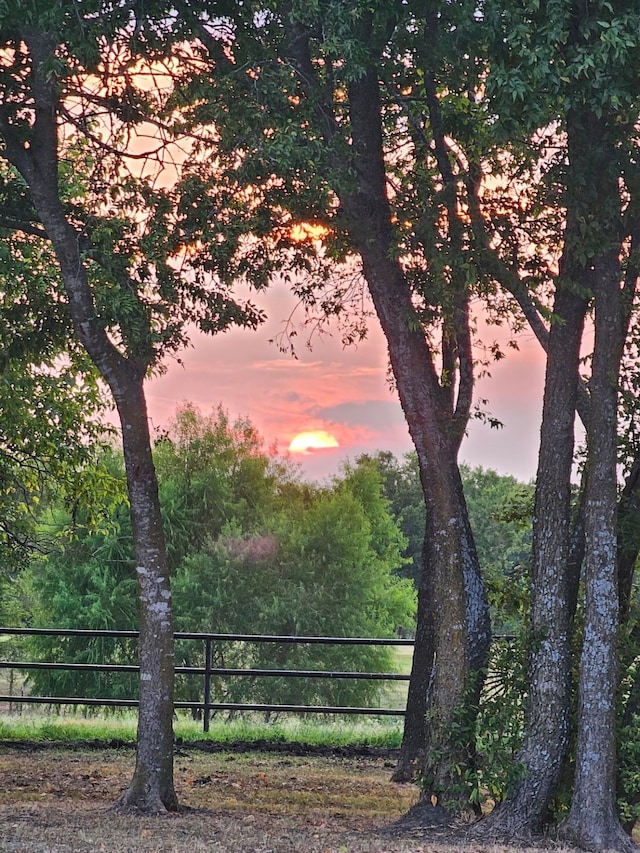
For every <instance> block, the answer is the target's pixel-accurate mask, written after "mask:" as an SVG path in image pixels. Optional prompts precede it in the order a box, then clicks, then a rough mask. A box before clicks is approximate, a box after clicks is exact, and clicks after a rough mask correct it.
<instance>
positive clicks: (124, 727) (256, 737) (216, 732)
mask: <svg viewBox="0 0 640 853" xmlns="http://www.w3.org/2000/svg"><path fill="white" fill-rule="evenodd" d="M136 726H137V721H136V716H135V714H131V713H123V714H109V715H105V716H102V715H91V716H88V717H82V716H79V715H75V714H74V715H71V716H69V715H63V714H60V715H56V716H46V715H29V716H19V717H16V716H11V715H6V716H0V740H5V741H18V740H26V741H33V742H54V743H70V742H72V741H83V740H92V741H104V742H105V743H110V742H112V741H117V742H119V743H126V744H129V743H130V744H134V743H135V740H136ZM174 731H175V735H176V738H177V739H179V740H180V741H181V742H183V743H187V744H188V743H194V742H195V741H200V740H211V741H214V742H216V743H221V744H229V745H232V744H234V743H256V742H266V743H301V744H305V745H307V746H327V747H332V748H338V747H372V748H376V747H377V748H395V747H398V746H399V745H400V742H401V739H402V730H401V726H400V723H399V722H397V721H390V720H389V719H388V718H375V717H374V718H367V719H366V720H364V721H357V720H353V719H348V720H344V719H340V720H335V719H330V720H322V721H319V720H317V719H308V718H292V717H290V718H280V719H279V720H277V721H276V722H271V723H265V722H264V720H262V719H261V718H260V717H258V716H257V715H254V716H247V717H241V718H236V719H233V720H228V719H223V718H214V719H213V720H212V721H211V724H210V727H209V731H208V732H207V733H204V732H203V731H202V723H200V722H197V721H194V720H191V719H190V718H189V717H187V716H179V717H178V718H177V719H176V721H175V724H174Z"/></svg>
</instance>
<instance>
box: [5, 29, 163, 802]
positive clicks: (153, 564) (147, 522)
mask: <svg viewBox="0 0 640 853" xmlns="http://www.w3.org/2000/svg"><path fill="white" fill-rule="evenodd" d="M24 37H25V42H26V43H28V44H29V47H30V50H31V55H32V58H33V94H34V102H35V112H36V120H35V123H34V126H33V128H32V139H31V140H30V145H29V147H25V146H24V145H23V144H22V141H21V140H20V139H18V138H16V137H14V135H13V134H12V131H11V128H10V126H9V125H7V124H4V125H3V126H2V134H3V136H4V141H5V146H6V152H7V156H8V158H9V159H10V160H11V162H12V163H13V165H14V166H15V167H16V168H17V169H18V171H19V172H20V173H21V174H22V176H23V178H24V179H25V181H26V183H27V185H28V186H29V190H30V193H31V196H32V199H33V203H34V206H35V209H36V210H37V212H38V215H39V217H40V219H41V221H42V224H43V227H44V229H45V231H46V233H47V236H48V238H49V239H50V241H51V244H52V246H53V249H54V251H55V254H56V258H57V260H58V263H59V265H60V271H61V274H62V280H63V283H64V287H65V291H66V294H67V298H68V300H69V306H70V310H71V315H72V318H73V322H74V327H75V329H76V333H77V336H78V339H79V340H80V342H81V343H82V345H83V346H84V347H85V349H86V350H87V352H88V354H89V356H90V357H91V359H92V361H93V362H94V364H95V365H96V367H97V368H98V370H99V372H100V374H101V376H102V378H103V379H104V380H105V382H106V383H107V385H108V386H109V388H110V390H111V393H112V395H113V398H114V400H115V403H116V406H117V408H118V413H119V415H120V423H121V428H122V440H123V447H124V455H125V465H126V473H127V486H128V490H129V499H130V505H131V517H132V522H133V537H134V550H135V556H136V572H137V577H138V585H139V590H140V641H139V658H140V711H139V722H138V745H137V760H136V769H135V773H134V777H133V781H132V783H131V786H130V788H129V789H128V791H127V792H126V793H125V794H124V795H123V796H122V798H121V800H120V804H121V805H123V806H125V807H126V808H130V809H136V810H140V811H145V812H164V811H166V810H175V809H176V808H177V806H178V801H177V797H176V794H175V790H174V786H173V723H172V721H173V681H174V667H173V662H174V651H173V624H172V614H171V594H170V590H169V572H168V565H167V557H166V549H165V541H164V535H163V530H162V516H161V513H160V503H159V500H158V487H157V480H156V473H155V469H154V465H153V460H152V453H151V440H150V435H149V426H148V420H147V410H146V403H145V397H144V391H143V383H144V377H145V373H146V370H147V368H148V366H149V364H150V360H151V358H152V355H153V353H152V352H149V351H147V350H145V348H144V346H143V347H141V351H140V352H139V353H138V354H137V355H123V354H122V353H121V352H120V351H119V350H118V349H117V348H116V347H115V346H114V344H113V343H112V341H111V340H110V338H109V336H108V335H107V333H106V331H105V329H104V327H103V325H102V324H101V322H100V321H99V319H98V317H97V316H96V312H95V308H94V302H93V296H92V292H91V287H90V285H89V281H88V277H87V271H86V268H85V266H84V262H83V259H82V257H81V255H80V249H79V243H80V241H79V235H78V233H77V232H76V230H75V229H74V228H73V226H72V225H71V224H70V223H69V221H68V220H67V218H66V216H65V212H64V209H63V206H62V202H61V199H60V196H59V191H58V153H57V152H58V128H57V110H58V102H57V96H56V87H55V76H54V75H51V74H49V72H48V71H47V66H48V63H49V62H50V60H51V58H52V56H53V51H54V48H55V41H54V40H53V39H52V37H51V36H50V35H49V34H46V33H42V32H39V31H35V30H29V31H28V32H26V33H25V34H24Z"/></svg>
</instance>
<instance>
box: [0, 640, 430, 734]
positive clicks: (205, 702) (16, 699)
mask: <svg viewBox="0 0 640 853" xmlns="http://www.w3.org/2000/svg"><path fill="white" fill-rule="evenodd" d="M0 635H3V636H7V635H11V636H29V635H31V636H33V635H41V636H49V637H86V638H87V639H93V638H99V637H111V638H128V639H136V638H137V637H138V632H137V631H91V630H82V629H75V630H72V629H68V630H66V629H56V630H53V629H52V630H49V629H46V628H0ZM174 637H175V639H176V640H193V641H195V642H197V643H202V648H203V658H204V666H176V668H175V672H176V674H180V675H186V676H188V677H193V678H199V679H201V680H202V700H201V701H200V700H198V701H190V702H183V701H177V702H175V707H176V708H184V709H189V710H192V711H198V712H200V713H201V714H202V720H203V728H204V731H205V732H207V731H208V730H209V719H210V715H211V712H212V711H260V712H264V713H304V714H365V715H366V714H374V715H376V716H380V715H382V716H403V715H404V713H405V711H404V709H403V708H358V707H344V706H335V705H278V704H273V705H271V704H258V703H242V702H215V701H212V699H211V692H212V679H213V678H216V677H222V678H243V677H245V678H246V677H248V676H251V677H258V678H273V677H279V678H283V677H284V678H309V679H316V678H317V679H327V678H329V679H339V678H349V679H364V680H369V681H408V680H409V676H408V675H405V674H402V673H397V672H349V671H345V672H335V671H329V670H295V669H293V670H291V669H249V668H248V669H235V668H225V667H216V666H214V665H213V651H214V644H216V643H231V642H245V643H279V644H299V645H302V644H306V645H314V644H322V645H342V646H365V645H366V646H412V645H413V640H406V639H396V638H393V639H374V638H370V637H289V636H270V635H261V634H197V633H184V632H179V633H176V634H174ZM3 645H4V644H3V643H0V655H1V654H2V647H3ZM0 669H5V670H13V671H15V670H18V671H26V672H29V671H31V670H37V669H41V670H51V671H53V670H68V671H72V672H73V671H77V672H80V671H85V672H87V671H89V672H114V673H117V672H122V673H124V672H128V673H132V672H133V673H135V672H139V667H138V666H135V665H129V664H94V663H53V662H46V661H15V660H4V659H1V660H0ZM0 703H11V704H40V705H84V706H104V707H130V708H136V707H137V706H138V700H137V699H134V698H127V699H106V698H105V699H99V698H98V699H95V698H89V697H74V696H66V697H65V696H33V695H0Z"/></svg>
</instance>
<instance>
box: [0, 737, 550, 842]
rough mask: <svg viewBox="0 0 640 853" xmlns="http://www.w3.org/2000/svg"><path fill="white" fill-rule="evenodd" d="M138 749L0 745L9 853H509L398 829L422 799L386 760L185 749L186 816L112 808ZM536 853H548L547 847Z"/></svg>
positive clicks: (182, 793)
mask: <svg viewBox="0 0 640 853" xmlns="http://www.w3.org/2000/svg"><path fill="white" fill-rule="evenodd" d="M133 762H134V753H133V750H131V749H113V748H110V749H99V750H98V749H89V748H87V747H86V746H85V747H82V746H78V747H76V748H74V749H64V750H62V749H55V748H36V747H34V746H33V745H31V746H29V745H21V746H16V745H3V744H0V851H2V852H3V853H5V851H6V853H9V851H10V852H11V853H36V851H37V853H71V851H83V853H101V851H106V853H124V851H127V853H129V851H130V853H151V851H162V853H200V851H207V853H454V851H456V850H465V853H479V851H482V850H486V851H491V853H502V852H503V851H506V849H507V848H505V847H499V846H496V847H487V848H480V847H478V846H477V845H462V846H461V845H460V844H456V843H454V840H453V839H449V838H444V837H442V836H434V835H431V836H430V837H427V836H426V835H425V833H424V831H420V832H416V831H410V830H406V831H404V832H403V833H402V834H398V832H397V831H390V830H389V827H390V825H392V824H393V822H394V821H395V820H397V819H398V818H399V817H400V816H401V815H403V814H404V813H405V812H406V811H407V809H408V808H409V807H410V806H411V805H412V804H413V803H414V802H415V801H416V799H417V793H416V789H415V788H414V786H412V785H398V784H394V783H392V782H390V781H389V777H390V773H391V769H392V767H393V760H392V759H390V758H389V757H388V756H386V757H385V756H384V755H382V756H380V755H364V756H363V755H352V756H345V755H333V756H326V755H325V756H319V755H292V754H286V753H273V752H271V753H264V752H248V753H244V752H243V753H230V752H204V751H201V750H198V749H194V748H189V749H186V748H180V749H178V752H177V755H176V761H175V781H176V789H177V791H178V796H179V798H180V801H181V804H182V805H183V806H185V807H186V808H185V809H184V810H183V811H182V812H181V813H179V814H178V815H175V816H171V817H165V818H148V817H127V816H122V815H118V814H116V813H114V812H113V811H111V810H110V807H111V805H112V804H113V802H114V800H115V799H116V798H117V796H118V794H119V793H120V791H122V790H123V789H124V788H125V787H126V785H127V783H128V781H129V779H130V777H131V774H132V771H133ZM537 853H540V850H539V848H538V851H537Z"/></svg>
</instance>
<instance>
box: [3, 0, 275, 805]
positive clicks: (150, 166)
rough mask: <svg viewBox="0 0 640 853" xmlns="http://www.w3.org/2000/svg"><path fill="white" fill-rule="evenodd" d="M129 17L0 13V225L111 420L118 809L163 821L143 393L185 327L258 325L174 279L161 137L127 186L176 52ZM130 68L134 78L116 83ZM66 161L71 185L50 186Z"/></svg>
mask: <svg viewBox="0 0 640 853" xmlns="http://www.w3.org/2000/svg"><path fill="white" fill-rule="evenodd" d="M139 11H140V10H138V9H137V8H135V9H134V8H129V7H128V6H127V7H117V8H116V7H113V6H112V4H109V3H107V4H101V3H96V4H91V8H90V9H83V10H80V9H79V8H78V7H77V6H76V5H75V4H74V5H56V6H53V7H51V5H50V4H46V3H41V2H37V0H34V2H32V3H29V4H25V3H9V4H5V6H4V7H3V10H2V16H1V18H0V38H1V44H2V49H3V52H4V56H5V57H6V61H5V62H4V63H3V66H2V69H1V70H0V86H1V88H2V91H3V93H4V99H3V101H2V105H1V107H0V136H1V137H2V142H3V150H2V157H3V159H4V160H5V161H6V162H7V163H8V164H9V165H10V166H11V167H12V168H11V169H7V170H6V181H5V192H4V198H5V200H6V203H5V204H4V206H3V208H2V210H1V211H0V213H1V215H2V221H3V224H5V226H7V225H8V226H10V227H11V228H12V229H14V230H15V231H16V232H18V233H25V234H31V235H34V236H35V237H37V238H39V239H40V240H42V241H45V242H46V243H48V244H49V245H50V246H51V250H52V252H53V253H54V255H55V258H56V261H57V264H58V266H59V271H60V278H61V281H62V291H60V290H56V289H55V282H54V281H53V280H51V294H50V299H52V300H55V301H58V300H63V301H64V302H65V304H66V305H67V306H68V311H69V313H70V316H71V318H72V321H73V326H74V331H75V335H76V336H77V339H78V341H80V343H81V344H82V346H83V347H84V348H85V349H86V351H87V353H88V354H89V356H90V358H91V360H92V361H93V363H94V364H95V366H96V368H97V370H98V371H99V374H100V376H101V378H102V380H103V381H104V382H105V383H106V385H107V386H108V388H109V390H110V392H111V395H112V397H113V400H114V403H115V405H116V408H117V411H118V415H119V419H120V424H121V432H122V439H123V447H124V456H125V468H126V473H127V487H128V493H129V500H130V508H131V517H132V529H133V539H134V548H135V556H136V572H137V578H138V586H139V595H140V645H139V656H140V667H141V676H140V710H139V726H138V748H137V758H136V770H135V773H134V776H133V780H132V782H131V785H130V787H129V788H128V790H127V791H126V792H125V793H124V794H123V796H122V798H121V800H120V804H121V805H122V806H123V807H125V808H136V809H141V810H144V811H151V812H162V811H165V810H167V809H171V810H172V809H175V808H176V807H177V798H176V795H175V791H174V787H173V763H172V758H173V735H172V722H171V721H172V713H173V659H174V650H173V628H172V612H171V592H170V587H169V574H168V564H167V557H166V548H165V539H164V534H163V529H162V517H161V512H160V505H159V500H158V489H157V480H156V474H155V470H154V466H153V460H152V455H151V443H150V436H149V428H148V422H147V415H146V403H145V396H144V379H145V377H146V375H147V373H148V372H149V370H151V369H152V368H157V367H158V366H159V365H160V363H161V359H162V357H163V356H164V355H166V354H167V353H171V352H174V351H175V350H176V349H177V348H179V346H181V345H182V344H183V343H184V341H185V335H186V332H185V328H186V324H187V322H189V321H192V322H196V323H197V324H198V325H199V326H200V327H201V328H203V329H205V330H206V331H209V332H215V331H218V330H220V329H224V328H226V327H228V326H229V325H230V324H233V323H241V324H245V325H250V326H251V325H253V326H255V325H256V324H257V323H258V322H259V321H260V314H259V312H257V311H256V310H255V309H254V308H253V307H252V306H251V305H246V306H242V305H240V304H238V303H236V302H235V301H234V300H233V298H232V297H231V295H230V292H229V290H228V287H227V286H226V285H225V284H223V283H222V282H217V283H214V282H213V280H212V279H210V278H206V276H204V274H203V271H202V270H199V271H196V274H195V276H194V278H189V276H187V275H186V273H185V268H186V266H188V263H187V261H184V263H183V264H182V269H181V268H180V260H181V258H182V253H183V252H186V254H187V255H188V241H186V240H185V239H184V235H180V236H179V237H178V236H176V233H175V226H176V216H175V212H176V207H175V205H176V199H175V198H173V197H172V196H171V194H170V193H168V192H166V191H164V190H162V189H160V188H159V187H158V184H157V176H158V172H159V170H160V169H161V168H162V167H163V165H165V164H166V162H167V161H166V159H165V161H164V163H163V160H162V155H163V153H166V152H167V150H168V149H167V145H166V144H165V139H166V137H164V138H163V134H162V133H161V132H159V133H158V141H157V142H153V143H152V144H151V148H150V149H149V147H147V149H146V150H144V151H143V152H142V154H141V155H137V154H136V153H135V150H134V151H132V152H131V157H132V158H133V160H134V162H135V161H136V160H138V162H140V163H141V164H142V165H141V166H140V167H137V168H136V169H135V170H134V171H131V170H129V171H127V167H126V166H127V158H126V157H125V151H126V148H127V143H128V142H130V141H133V140H135V141H136V143H139V142H140V141H141V139H142V138H143V136H144V133H145V127H146V126H148V125H145V123H146V122H149V121H156V120H157V119H158V118H159V117H161V116H162V114H163V106H164V103H163V99H164V98H165V96H166V95H167V92H166V91H163V90H160V89H159V88H157V87H156V88H155V89H154V88H152V89H151V90H149V89H148V88H146V87H145V81H144V73H143V72H144V71H145V70H146V72H147V73H148V74H151V75H153V73H154V71H158V72H159V69H160V68H162V69H164V70H166V71H167V75H166V76H168V78H169V79H171V68H172V63H173V62H174V61H175V59H174V58H175V51H174V48H175V50H177V53H178V54H179V53H180V50H179V49H178V48H176V42H172V40H171V37H170V23H171V18H170V16H167V14H166V10H165V9H164V8H163V7H162V6H161V4H160V5H159V7H158V8H155V9H154V11H155V12H157V15H158V18H157V20H158V24H157V25H155V24H154V23H153V22H151V21H150V19H149V18H147V17H145V16H144V15H141V14H139ZM154 62H157V63H159V67H158V66H155V67H154ZM136 63H139V64H140V65H139V68H140V76H136V74H135V73H132V71H131V69H132V68H134V66H135V65H136ZM169 88H170V87H169ZM173 116H174V118H175V113H173ZM161 121H162V119H161ZM167 121H170V117H169V118H168V119H167ZM156 127H159V125H156ZM134 147H135V146H134ZM174 151H175V149H174ZM65 161H67V162H68V163H74V165H75V166H76V168H77V169H78V174H81V175H84V176H85V178H84V180H79V181H78V180H72V181H70V182H68V183H65V182H64V181H63V177H64V168H63V166H62V165H61V164H62V163H64V162H65ZM16 200H18V201H19V204H18V205H17V206H16V204H15V201H16ZM230 255H231V256H232V255H233V252H231V253H230ZM203 276H204V277H203Z"/></svg>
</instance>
